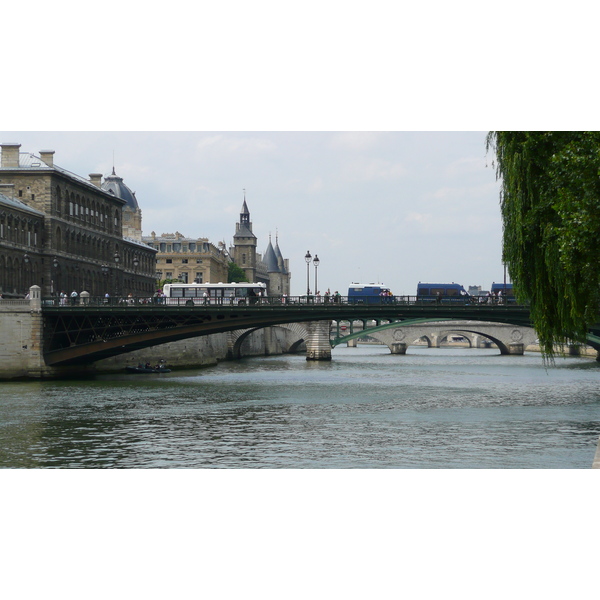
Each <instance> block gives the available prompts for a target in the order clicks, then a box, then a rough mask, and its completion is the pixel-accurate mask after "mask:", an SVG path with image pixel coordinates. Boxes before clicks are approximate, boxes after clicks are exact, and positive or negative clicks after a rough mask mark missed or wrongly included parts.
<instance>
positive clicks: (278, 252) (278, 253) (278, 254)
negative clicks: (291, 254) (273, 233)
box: [275, 238, 287, 275]
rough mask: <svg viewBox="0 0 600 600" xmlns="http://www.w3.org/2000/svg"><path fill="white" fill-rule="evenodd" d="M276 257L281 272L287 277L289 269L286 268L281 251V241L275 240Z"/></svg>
mask: <svg viewBox="0 0 600 600" xmlns="http://www.w3.org/2000/svg"><path fill="white" fill-rule="evenodd" d="M275 256H276V257H277V264H278V265H280V267H279V270H280V271H281V272H282V273H283V274H284V275H287V269H286V268H285V259H284V258H283V254H282V253H281V250H280V249H279V240H278V239H277V238H275Z"/></svg>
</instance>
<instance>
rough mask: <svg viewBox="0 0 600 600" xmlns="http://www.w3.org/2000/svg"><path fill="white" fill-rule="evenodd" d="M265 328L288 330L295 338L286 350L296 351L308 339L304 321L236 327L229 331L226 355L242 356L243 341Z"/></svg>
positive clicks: (231, 356)
mask: <svg viewBox="0 0 600 600" xmlns="http://www.w3.org/2000/svg"><path fill="white" fill-rule="evenodd" d="M265 329H274V330H277V329H284V330H286V331H289V332H290V333H291V334H292V335H293V337H295V338H296V339H295V340H294V341H292V342H291V343H290V345H289V347H288V348H287V349H286V351H287V352H297V351H298V348H299V347H300V346H301V345H302V343H303V342H306V341H307V339H308V329H307V327H306V325H305V324H304V323H282V324H281V325H272V326H270V327H268V328H267V327H251V328H248V329H236V330H234V331H230V332H229V336H228V341H227V357H228V358H230V359H238V358H241V357H242V345H243V343H244V341H245V340H246V339H247V338H248V337H249V336H250V335H252V334H253V333H255V332H257V331H261V330H265Z"/></svg>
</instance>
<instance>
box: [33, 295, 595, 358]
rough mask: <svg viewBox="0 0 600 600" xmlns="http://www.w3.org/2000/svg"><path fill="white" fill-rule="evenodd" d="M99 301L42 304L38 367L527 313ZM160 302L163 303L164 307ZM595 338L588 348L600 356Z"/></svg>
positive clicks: (429, 306) (272, 302)
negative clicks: (224, 340)
mask: <svg viewBox="0 0 600 600" xmlns="http://www.w3.org/2000/svg"><path fill="white" fill-rule="evenodd" d="M161 300H162V301H163V302H162V303H158V302H153V299H149V300H147V301H146V300H142V299H132V298H130V299H128V300H119V301H114V300H113V299H111V301H110V302H107V301H106V300H105V299H104V298H89V299H88V298H86V299H83V298H82V299H81V301H80V302H79V303H78V304H74V305H71V304H67V305H62V304H60V302H59V301H58V300H57V299H56V298H48V299H43V300H42V315H43V320H44V359H45V361H46V364H47V365H73V364H85V363H91V362H94V361H97V360H101V359H104V358H108V357H111V356H116V355H118V354H123V353H127V352H133V351H134V350H141V349H143V348H147V347H150V346H155V345H159V344H165V343H168V342H175V341H178V340H183V339H186V338H192V337H198V336H204V335H211V334H213V333H222V332H227V331H234V330H236V329H246V328H261V327H270V326H276V325H282V324H286V323H300V322H306V321H323V320H327V321H342V320H343V321H353V320H365V319H367V320H375V321H376V322H377V323H380V322H382V321H404V320H406V319H432V320H446V319H448V320H464V321H488V322H497V323H508V324H512V325H517V326H523V327H531V322H530V318H529V307H528V306H526V305H518V304H473V303H469V302H466V303H465V302H464V301H460V302H457V301H452V302H442V303H439V304H438V303H436V302H428V301H423V300H417V298H416V297H409V296H402V297H391V298H382V299H381V302H379V303H377V304H351V303H348V299H347V298H345V297H340V298H338V299H337V301H333V300H330V301H329V302H316V301H311V299H310V298H309V299H307V298H306V297H289V298H286V299H285V301H284V302H282V299H281V298H270V297H267V298H261V299H260V300H258V299H257V300H255V301H254V303H249V304H246V303H238V302H239V300H238V299H232V301H231V302H230V303H224V304H193V303H190V302H189V300H188V301H187V302H188V303H187V304H186V302H185V301H181V302H180V301H178V300H177V299H171V298H169V299H164V298H163V299H161ZM167 301H168V303H167ZM590 332H591V333H593V334H595V335H597V336H599V337H598V338H596V339H594V338H592V341H591V345H593V346H594V347H596V345H595V344H596V343H597V346H598V347H597V349H600V325H598V327H596V328H592V330H590Z"/></svg>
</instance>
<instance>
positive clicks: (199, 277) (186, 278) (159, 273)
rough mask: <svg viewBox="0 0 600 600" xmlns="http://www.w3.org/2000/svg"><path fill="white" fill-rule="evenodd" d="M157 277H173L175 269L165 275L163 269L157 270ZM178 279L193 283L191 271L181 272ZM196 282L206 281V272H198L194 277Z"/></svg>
mask: <svg viewBox="0 0 600 600" xmlns="http://www.w3.org/2000/svg"><path fill="white" fill-rule="evenodd" d="M156 278H157V279H173V271H166V272H165V274H164V277H163V272H162V271H157V272H156ZM177 279H178V280H179V281H182V282H183V283H192V282H191V281H190V280H189V279H190V273H186V272H185V271H184V272H183V273H179V275H177ZM194 283H204V273H196V276H195V277H194Z"/></svg>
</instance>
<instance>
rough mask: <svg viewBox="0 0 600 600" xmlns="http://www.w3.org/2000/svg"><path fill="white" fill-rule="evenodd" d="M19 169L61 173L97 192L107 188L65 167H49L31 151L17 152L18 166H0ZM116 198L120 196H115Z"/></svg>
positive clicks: (105, 191) (5, 169)
mask: <svg viewBox="0 0 600 600" xmlns="http://www.w3.org/2000/svg"><path fill="white" fill-rule="evenodd" d="M17 168H18V169H19V170H27V171H55V172H57V173H61V174H62V175H65V176H66V177H70V178H71V179H75V180H76V181H77V182H78V183H80V184H82V185H85V186H87V187H89V188H91V189H92V190H94V191H96V192H98V191H103V192H104V193H107V191H108V190H103V189H102V188H99V187H98V186H97V185H96V184H94V183H92V182H91V181H89V180H88V179H86V178H85V177H82V176H81V175H77V174H76V173H71V171H67V169H63V168H62V167H58V166H56V165H53V166H52V167H49V166H48V165H47V164H46V163H45V162H44V161H43V160H42V159H41V158H40V157H39V156H36V155H35V154H31V152H19V166H18V167H2V166H0V171H14V170H15V169H17ZM109 193H110V195H111V196H113V197H114V196H115V194H114V192H112V193H111V192H109ZM117 198H119V199H120V198H121V197H120V196H117Z"/></svg>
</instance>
